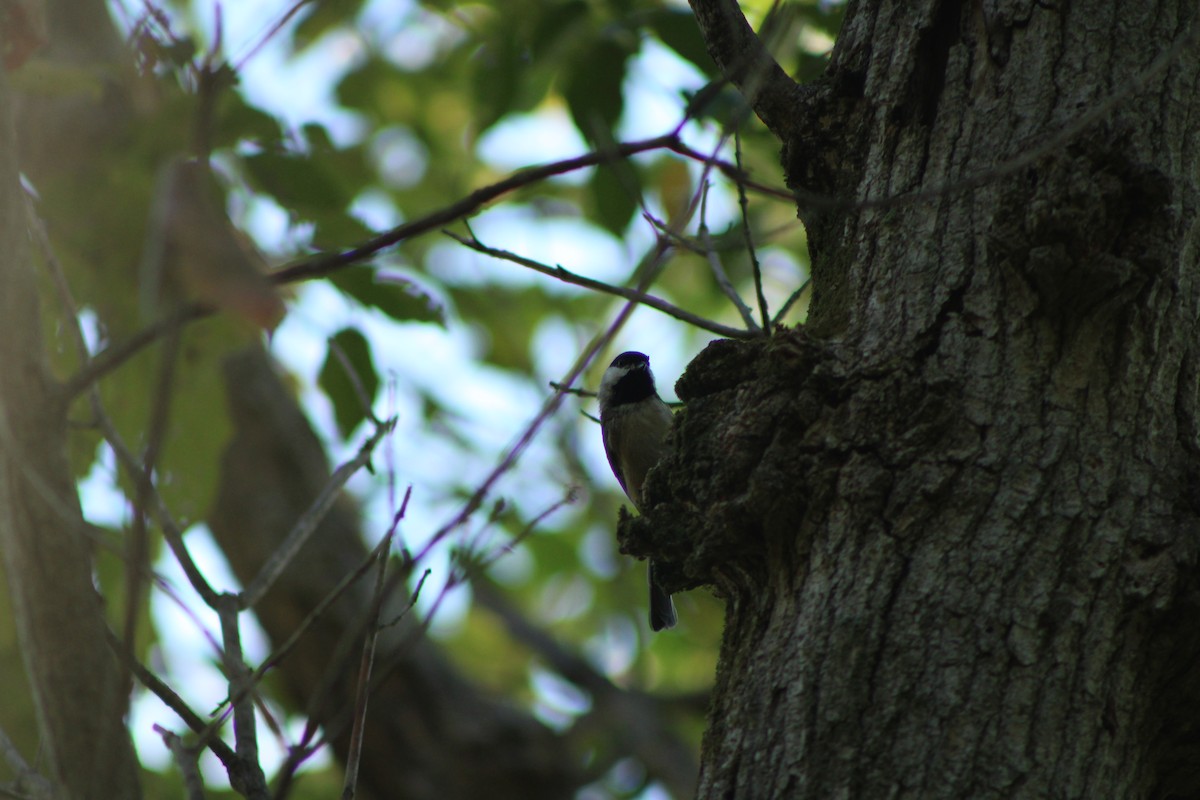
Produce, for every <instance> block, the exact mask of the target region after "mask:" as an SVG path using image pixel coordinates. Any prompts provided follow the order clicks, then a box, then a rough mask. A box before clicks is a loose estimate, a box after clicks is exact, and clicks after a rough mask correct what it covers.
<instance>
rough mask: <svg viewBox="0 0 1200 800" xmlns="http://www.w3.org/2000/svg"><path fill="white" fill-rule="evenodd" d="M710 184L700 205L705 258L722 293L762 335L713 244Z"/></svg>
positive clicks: (754, 330)
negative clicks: (707, 217)
mask: <svg viewBox="0 0 1200 800" xmlns="http://www.w3.org/2000/svg"><path fill="white" fill-rule="evenodd" d="M710 188H711V187H710V185H709V184H705V186H704V191H703V195H702V196H703V198H704V200H703V201H702V203H701V206H700V229H699V231H698V233H699V235H700V242H701V244H703V246H704V259H705V261H707V262H708V267H709V269H711V270H712V274H713V278H714V279H715V280H716V282H717V286H718V287H720V289H721V293H722V294H724V295H725V296H726V297H728V298H729V302H731V303H733V307H734V308H736V309H737V311H738V313H739V314H741V316H742V321H743V322H745V323H746V328H747V330H749V331H751V332H753V333H756V334H758V335H762V333H763V329H762V328H760V327H759V326H758V323H757V322H755V321H754V314H753V313H751V311H750V307H749V306H747V305H746V304H745V302H743V301H742V296H741V295H740V294H738V291H737V289H735V288H734V287H733V282H732V281H730V280H729V274H728V273H727V272H725V265H724V264H722V263H721V258H720V256H718V255H717V248H716V246H715V245H714V244H713V239H712V236H711V235H709V232H708V222H707V219H706V216H707V213H706V212H707V211H708V191H709V189H710Z"/></svg>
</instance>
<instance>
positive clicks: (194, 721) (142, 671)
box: [105, 628, 238, 774]
mask: <svg viewBox="0 0 1200 800" xmlns="http://www.w3.org/2000/svg"><path fill="white" fill-rule="evenodd" d="M105 635H106V636H107V637H108V644H109V647H111V648H112V650H113V652H115V653H116V654H117V655H118V657H120V658H121V659H122V660H123V661H124V662H125V663H126V665H127V666H128V667H129V669H130V671H132V672H133V674H134V676H136V677H137V679H138V682H139V683H141V684H142V686H145V687H146V688H147V689H148V690H149V691H150V692H151V693H152V694H154V695H155V696H156V697H157V698H158V699H159V700H161V701H162V702H163V704H164V705H166V707H167V708H169V709H171V710H172V711H174V712H175V715H176V716H178V717H179V718H180V719H181V720H183V724H185V725H187V726H188V727H189V728H191V729H192V731H194V732H195V733H197V734H200V735H201V737H202V738H203V741H202V742H200V743H199V746H202V747H207V748H208V749H209V750H211V751H212V753H213V755H215V756H216V757H217V759H218V760H219V761H220V762H221V764H222V765H223V766H224V767H225V771H226V772H228V773H230V774H232V773H233V772H234V771H235V770H236V768H237V762H238V757H237V754H236V753H234V752H233V749H232V748H230V746H229V745H228V744H226V743H225V741H224V740H223V739H221V738H220V737H219V736H212V735H207V736H206V735H205V734H206V731H207V729H208V724H207V723H205V721H204V720H203V719H201V718H200V715H199V714H197V713H196V712H195V711H192V709H191V708H189V707H188V704H187V703H185V702H184V700H183V698H182V697H180V696H179V695H178V694H176V693H175V690H174V689H172V688H171V687H170V686H168V685H167V684H166V683H165V682H164V681H163V680H162V679H161V678H159V677H158V676H157V675H155V674H154V673H153V672H151V671H150V670H149V669H148V668H147V667H146V666H145V665H143V664H142V663H141V662H140V661H138V660H137V659H134V658H129V656H128V655H127V654H126V652H125V647H124V644H123V643H122V642H121V640H120V639H118V638H117V635H116V634H115V633H113V631H112V630H111V629H109V628H105Z"/></svg>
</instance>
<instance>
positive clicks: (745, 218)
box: [733, 130, 771, 333]
mask: <svg viewBox="0 0 1200 800" xmlns="http://www.w3.org/2000/svg"><path fill="white" fill-rule="evenodd" d="M733 158H734V161H735V162H736V163H737V165H738V169H743V165H742V136H741V134H740V133H738V132H737V131H736V130H735V131H734V132H733ZM734 185H735V186H736V187H737V195H738V206H740V207H741V209H742V235H743V236H744V237H745V239H746V253H747V254H748V255H749V256H750V268H751V270H752V271H753V273H754V293H755V294H756V295H757V296H758V313H759V314H761V315H762V329H763V330H764V331H766V332H767V333H770V332H771V316H770V312H769V311H768V310H767V296H766V295H765V294H763V279H762V265H760V264H759V263H758V251H757V250H755V249H754V237H753V236H752V235H751V233H750V203H749V201H748V200H747V199H746V187H745V186H742V184H741V183H740V182H738V181H734Z"/></svg>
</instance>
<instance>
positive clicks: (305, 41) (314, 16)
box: [292, 0, 362, 51]
mask: <svg viewBox="0 0 1200 800" xmlns="http://www.w3.org/2000/svg"><path fill="white" fill-rule="evenodd" d="M307 5H308V9H309V10H308V14H307V16H305V17H304V19H302V20H300V23H299V24H298V25H297V26H296V28H295V30H294V31H293V32H292V46H293V47H294V48H295V49H296V50H297V51H301V50H304V49H305V48H307V47H309V46H310V45H312V44H313V43H314V42H316V41H317V40H318V39H320V38H321V37H322V36H324V35H325V34H326V33H328V32H329V30H330V29H332V28H335V27H337V26H339V25H346V24H347V23H350V22H352V21H353V20H354V17H355V16H356V15H357V14H358V11H359V9H360V8H362V0H331V1H328V2H320V3H313V2H310V3H308V4H307Z"/></svg>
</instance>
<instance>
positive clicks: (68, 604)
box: [0, 68, 141, 798]
mask: <svg viewBox="0 0 1200 800" xmlns="http://www.w3.org/2000/svg"><path fill="white" fill-rule="evenodd" d="M16 153H17V147H16V134H15V131H14V128H13V118H12V95H11V93H10V91H9V86H8V82H7V76H6V75H4V74H3V70H2V68H0V324H2V325H3V333H2V334H0V364H3V365H4V366H3V369H0V557H2V558H3V562H4V570H5V579H6V581H7V584H8V589H9V593H10V596H11V600H12V607H13V611H14V616H15V619H16V629H17V634H18V638H19V641H20V648H21V655H22V657H23V660H24V664H25V672H26V676H27V678H28V680H29V684H30V686H31V688H32V691H33V696H34V703H35V706H36V708H37V715H38V721H39V733H40V735H41V742H42V745H43V748H44V756H45V758H44V762H43V763H45V765H46V767H47V772H48V774H47V776H46V777H48V778H49V779H50V780H52V781H53V782H55V783H56V784H57V785H58V788H59V791H61V792H62V793H63V796H65V797H72V798H84V797H95V798H113V797H120V798H135V797H139V796H140V794H141V792H140V789H139V786H138V775H137V761H136V759H135V758H134V756H133V748H132V746H131V744H130V741H129V736H128V733H127V732H126V730H125V727H124V722H123V719H122V716H123V714H124V713H125V710H126V706H127V697H126V695H125V691H124V687H125V680H124V678H123V676H122V674H121V672H120V671H119V670H118V669H117V665H116V661H115V659H114V657H113V654H112V653H111V651H110V650H109V648H108V644H107V642H106V640H105V636H104V626H105V621H104V615H103V612H102V609H101V605H100V598H99V597H98V595H97V594H96V591H95V588H94V587H93V585H92V572H91V557H90V546H89V543H88V540H87V537H86V535H85V533H84V526H83V518H82V516H81V514H80V510H79V503H78V501H77V499H76V497H75V488H74V485H73V483H72V480H71V475H70V472H69V470H68V467H67V460H66V433H67V417H66V406H65V404H64V403H63V402H62V401H61V398H60V397H59V396H58V395H57V394H56V391H55V389H56V386H55V384H54V382H53V381H52V379H51V378H50V375H49V373H48V372H47V369H46V363H45V353H44V351H43V342H42V337H41V329H40V325H41V322H40V320H39V315H38V286H37V275H36V273H35V268H34V264H33V261H32V258H31V255H30V252H29V238H28V227H27V224H26V215H25V207H24V197H23V192H22V189H21V187H20V184H19V182H18V170H17V158H16ZM34 755H35V754H34V753H25V754H24V756H25V758H26V760H27V761H29V762H30V763H37V762H36V760H35V758H34Z"/></svg>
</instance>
